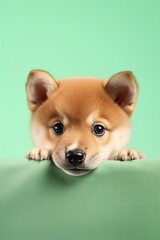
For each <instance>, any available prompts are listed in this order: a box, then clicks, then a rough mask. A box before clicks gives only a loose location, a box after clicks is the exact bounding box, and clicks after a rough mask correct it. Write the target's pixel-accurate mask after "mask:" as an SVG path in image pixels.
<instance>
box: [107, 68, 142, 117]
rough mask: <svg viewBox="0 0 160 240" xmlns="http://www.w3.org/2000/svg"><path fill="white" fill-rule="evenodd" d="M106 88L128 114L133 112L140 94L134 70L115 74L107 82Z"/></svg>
mask: <svg viewBox="0 0 160 240" xmlns="http://www.w3.org/2000/svg"><path fill="white" fill-rule="evenodd" d="M105 90H106V92H107V93H108V94H109V95H110V97H111V98H112V100H113V101H114V102H115V103H116V104H118V105H119V106H120V107H121V108H122V109H123V110H124V111H125V112H126V113H127V114H128V115H131V114H132V112H133V111H134V109H135V106H136V100H137V95H138V85H137V83H136V80H135V77H134V75H133V73H132V72H129V71H126V72H120V73H117V74H115V75H114V76H112V77H111V78H110V79H109V81H108V82H107V83H105Z"/></svg>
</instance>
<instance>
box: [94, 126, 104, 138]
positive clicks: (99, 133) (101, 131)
mask: <svg viewBox="0 0 160 240" xmlns="http://www.w3.org/2000/svg"><path fill="white" fill-rule="evenodd" d="M92 133H93V134H94V135H96V136H103V135H104V134H105V127H104V126H103V125H101V124H95V125H93V127H92Z"/></svg>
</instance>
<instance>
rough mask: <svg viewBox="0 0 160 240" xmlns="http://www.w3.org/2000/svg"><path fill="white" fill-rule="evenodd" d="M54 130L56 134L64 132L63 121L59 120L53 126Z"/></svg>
mask: <svg viewBox="0 0 160 240" xmlns="http://www.w3.org/2000/svg"><path fill="white" fill-rule="evenodd" d="M53 131H54V133H55V134H56V135H60V134H62V133H63V132H64V126H63V124H62V123H61V122H57V123H55V124H54V126H53Z"/></svg>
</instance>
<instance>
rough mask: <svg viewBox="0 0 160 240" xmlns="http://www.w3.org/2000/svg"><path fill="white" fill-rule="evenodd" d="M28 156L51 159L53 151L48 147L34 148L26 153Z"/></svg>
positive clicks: (30, 157) (37, 158)
mask: <svg viewBox="0 0 160 240" xmlns="http://www.w3.org/2000/svg"><path fill="white" fill-rule="evenodd" d="M26 158H28V159H30V160H31V159H32V160H51V159H52V158H51V152H50V151H49V150H47V149H40V148H33V149H32V150H31V151H29V152H28V153H27V154H26Z"/></svg>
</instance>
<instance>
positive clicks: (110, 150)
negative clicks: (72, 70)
mask: <svg viewBox="0 0 160 240" xmlns="http://www.w3.org/2000/svg"><path fill="white" fill-rule="evenodd" d="M26 89H27V96H28V106H29V108H30V110H31V113H32V120H31V134H32V139H33V142H34V144H35V146H36V147H35V148H34V149H32V150H31V151H29V152H28V153H27V157H28V158H29V159H36V160H43V159H52V160H53V162H54V163H55V165H56V166H57V167H59V168H60V169H62V170H63V171H64V172H66V173H67V174H70V175H74V176H80V175H84V174H86V173H88V172H89V171H91V170H94V169H96V168H97V167H98V166H99V165H100V163H101V162H102V161H103V160H107V159H116V160H118V159H119V160H128V159H137V158H143V157H144V154H143V153H141V152H138V151H136V150H135V149H130V150H127V149H126V146H127V144H128V142H129V139H130V132H131V124H130V116H131V114H132V113H133V111H134V109H135V105H136V100H137V94H138V86H137V83H136V81H135V78H134V76H133V74H132V73H131V72H122V73H118V74H116V75H114V76H113V77H112V78H110V79H109V80H108V81H106V80H104V79H96V78H86V77H83V78H82V77H79V78H68V79H62V80H59V81H57V82H56V81H55V80H54V78H53V77H52V76H51V75H50V74H49V73H47V72H45V71H41V70H33V71H31V72H30V74H29V76H28V81H27V84H26ZM57 122H58V123H59V122H60V123H62V124H63V126H64V132H63V133H62V134H60V135H57V134H55V132H54V131H53V126H54V124H55V123H57ZM95 124H101V125H102V126H103V127H104V128H105V132H104V134H103V135H102V136H97V135H96V134H94V133H93V126H94V125H95ZM76 149H81V150H82V151H83V152H84V153H85V159H84V161H83V162H82V163H81V164H79V165H77V166H76V167H75V166H73V165H72V164H71V163H70V162H69V161H68V160H67V158H66V153H67V152H69V151H74V150H76Z"/></svg>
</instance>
